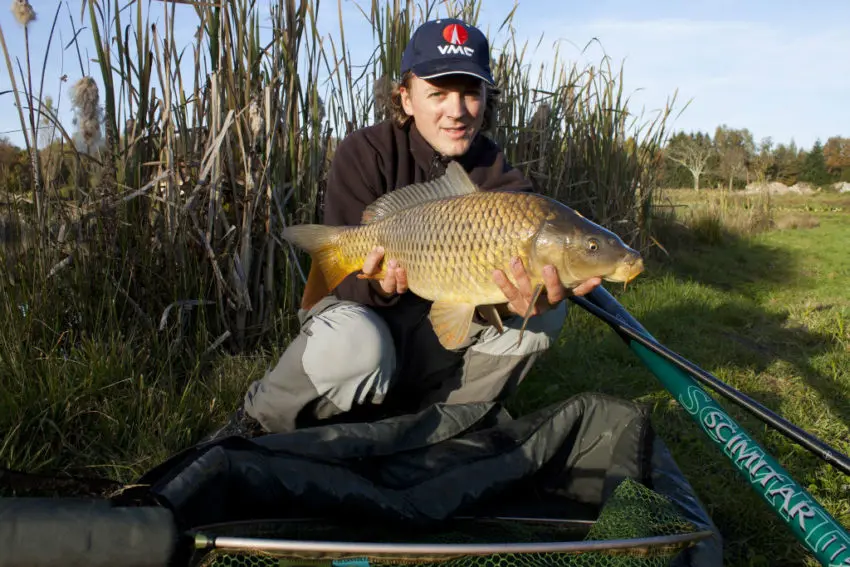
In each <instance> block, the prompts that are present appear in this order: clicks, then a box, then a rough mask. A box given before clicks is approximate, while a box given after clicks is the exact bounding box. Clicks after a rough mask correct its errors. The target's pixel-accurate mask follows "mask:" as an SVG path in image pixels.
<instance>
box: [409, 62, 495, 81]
mask: <svg viewBox="0 0 850 567" xmlns="http://www.w3.org/2000/svg"><path fill="white" fill-rule="evenodd" d="M411 70H412V71H413V73H414V74H415V75H416V76H417V77H419V78H420V79H426V80H427V79H436V78H437V77H446V76H448V75H471V76H473V77H477V78H479V79H481V80H483V81H484V82H486V83H487V84H489V85H491V86H492V85H494V84H495V81H493V77H492V76H491V75H490V73H488V72H487V70H486V69H483V68H482V67H481V66H480V65H476V64H475V63H473V62H472V61H470V60H468V59H445V60H442V61H428V62H427V63H420V64H419V65H414V66H413V68H412V69H411Z"/></svg>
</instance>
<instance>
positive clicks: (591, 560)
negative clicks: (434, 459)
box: [194, 479, 706, 567]
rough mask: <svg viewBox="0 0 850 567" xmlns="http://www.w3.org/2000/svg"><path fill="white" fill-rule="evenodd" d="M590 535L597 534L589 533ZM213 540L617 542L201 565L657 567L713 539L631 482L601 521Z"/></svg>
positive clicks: (286, 526)
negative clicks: (574, 547) (549, 548)
mask: <svg viewBox="0 0 850 567" xmlns="http://www.w3.org/2000/svg"><path fill="white" fill-rule="evenodd" d="M588 528H589V529H588ZM202 532H203V533H204V534H205V535H207V536H213V537H215V536H238V537H248V538H263V539H278V540H290V541H292V540H295V541H303V540H310V541H334V542H380V543H416V544H428V543H432V544H446V543H449V544H506V543H543V542H579V541H584V542H588V541H594V542H610V545H603V546H602V548H597V549H593V550H575V551H572V550H571V551H566V552H545V553H524V552H523V553H490V554H466V555H457V554H455V555H444V554H439V555H438V554H430V555H423V554H419V555H416V556H413V555H410V556H390V555H387V554H381V555H375V556H367V557H364V556H352V555H345V554H342V553H338V554H332V553H323V554H321V555H319V554H316V553H311V554H307V553H295V552H279V551H262V550H251V551H243V550H226V549H213V550H211V551H204V552H199V553H198V556H197V557H196V558H195V562H194V563H195V564H196V565H199V566H203V567H212V566H215V567H231V566H232V567H243V566H244V567H248V566H256V567H272V566H274V567H372V566H376V567H377V566H380V567H402V566H417V567H514V566H516V567H544V566H554V567H566V566H588V567H591V566H592V567H620V566H622V567H626V566H638V567H644V566H645V567H655V566H659V567H660V566H663V565H668V564H669V563H670V561H672V560H673V559H674V558H675V557H676V556H677V555H678V554H679V553H680V552H681V551H682V550H683V549H684V548H686V547H688V546H691V545H693V544H695V543H696V542H697V541H698V540H699V539H701V538H702V537H705V535H706V534H705V533H701V532H698V530H697V527H696V526H694V525H693V524H692V523H690V522H688V521H687V520H685V519H684V518H683V517H682V515H681V514H680V513H679V512H678V511H677V509H676V508H675V506H674V505H673V504H672V503H671V502H670V501H669V500H668V499H667V498H665V497H664V496H662V495H660V494H658V493H656V492H653V491H652V490H650V489H649V488H647V487H645V486H643V485H641V484H639V483H637V482H634V481H631V480H628V479H627V480H625V481H623V482H622V483H621V484H620V485H619V486H618V487H617V489H616V490H615V491H614V494H613V495H612V496H611V498H610V499H609V500H608V502H606V504H605V506H604V507H603V508H602V510H601V512H600V514H599V517H598V518H597V520H596V522H594V523H592V524H583V523H581V522H542V521H518V520H498V519H487V520H462V521H461V520H457V521H453V522H446V523H444V524H443V525H442V526H440V528H439V530H430V531H420V530H415V531H414V530H411V529H405V530H400V529H399V528H395V529H392V528H390V527H388V526H381V527H379V528H376V527H375V526H370V527H367V526H363V525H357V524H353V525H345V526H343V525H340V524H332V523H328V522H324V521H323V522H321V523H320V522H315V521H304V522H259V523H250V524H239V525H231V526H229V527H227V526H216V527H215V528H214V529H211V530H202ZM660 536H684V537H682V538H679V539H677V540H676V541H672V542H671V541H661V542H653V541H646V542H641V543H640V545H638V546H636V547H625V546H622V545H618V544H617V542H616V541H613V540H635V539H639V540H640V539H644V538H657V537H660Z"/></svg>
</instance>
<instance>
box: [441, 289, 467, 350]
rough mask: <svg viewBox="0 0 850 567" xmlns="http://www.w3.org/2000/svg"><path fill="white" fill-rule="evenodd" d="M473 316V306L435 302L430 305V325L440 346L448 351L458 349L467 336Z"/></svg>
mask: <svg viewBox="0 0 850 567" xmlns="http://www.w3.org/2000/svg"><path fill="white" fill-rule="evenodd" d="M474 315H475V305H472V304H469V303H452V302H449V301H435V302H434V304H433V305H431V325H432V326H433V327H434V332H435V333H436V334H437V338H438V339H439V340H440V344H441V345H443V347H444V348H446V349H448V350H455V349H457V348H459V347H460V346H461V345H462V344H463V342H464V341H465V340H466V338H467V337H468V336H469V327H470V325H471V323H472V317H473V316H474Z"/></svg>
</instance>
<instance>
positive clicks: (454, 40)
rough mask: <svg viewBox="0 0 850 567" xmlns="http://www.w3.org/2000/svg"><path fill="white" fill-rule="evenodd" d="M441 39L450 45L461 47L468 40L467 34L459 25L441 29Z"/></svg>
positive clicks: (450, 25)
mask: <svg viewBox="0 0 850 567" xmlns="http://www.w3.org/2000/svg"><path fill="white" fill-rule="evenodd" d="M443 39H445V40H446V41H448V42H449V43H451V44H452V45H463V44H464V43H466V40H467V39H469V33H467V31H466V30H465V29H464V28H463V26H462V25H460V24H449V25H447V26H446V27H444V28H443Z"/></svg>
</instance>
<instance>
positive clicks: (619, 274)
mask: <svg viewBox="0 0 850 567" xmlns="http://www.w3.org/2000/svg"><path fill="white" fill-rule="evenodd" d="M644 268H645V266H644V264H643V258H641V257H640V256H638V257H636V258H631V259H627V260H625V261H623V262H620V263H619V264H618V265H617V268H616V269H615V270H614V271H613V272H612V273H610V274H608V275H606V276H603V277H602V279H603V280H605V281H608V282H615V283H629V282H630V281H632V280H633V279H635V278H636V277H638V276H639V275H640V274H641V273H642V272H643V270H644Z"/></svg>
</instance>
